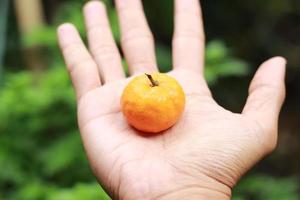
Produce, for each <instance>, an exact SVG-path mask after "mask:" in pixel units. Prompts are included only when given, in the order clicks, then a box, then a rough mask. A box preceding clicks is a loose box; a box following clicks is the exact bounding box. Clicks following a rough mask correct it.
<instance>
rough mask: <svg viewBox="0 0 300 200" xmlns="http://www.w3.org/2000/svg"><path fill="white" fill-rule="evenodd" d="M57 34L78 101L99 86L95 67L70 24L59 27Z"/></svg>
mask: <svg viewBox="0 0 300 200" xmlns="http://www.w3.org/2000/svg"><path fill="white" fill-rule="evenodd" d="M57 33H58V40H59V45H60V48H61V51H62V52H63V56H64V59H65V62H66V64H67V68H68V70H69V72H70V75H71V78H72V82H73V85H74V88H75V91H76V94H77V98H78V99H79V98H80V97H81V96H82V95H84V94H85V93H87V92H89V91H90V90H93V89H95V88H97V87H99V86H100V84H101V83H100V78H99V75H98V70H97V66H96V63H95V62H94V61H93V59H92V57H91V56H90V54H89V53H88V51H87V49H86V48H85V46H84V44H83V42H82V40H81V38H80V36H79V33H78V32H77V30H76V28H75V27H74V26H73V25H72V24H63V25H61V26H60V27H59V28H58V30H57Z"/></svg>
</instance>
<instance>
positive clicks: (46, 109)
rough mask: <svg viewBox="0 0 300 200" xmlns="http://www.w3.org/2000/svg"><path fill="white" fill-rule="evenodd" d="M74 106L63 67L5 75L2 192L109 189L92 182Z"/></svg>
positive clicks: (0, 110) (37, 194) (49, 195)
mask: <svg viewBox="0 0 300 200" xmlns="http://www.w3.org/2000/svg"><path fill="white" fill-rule="evenodd" d="M75 111H76V106H75V101H74V93H73V90H72V87H71V84H70V81H69V77H68V75H67V73H66V71H65V69H64V68H54V69H52V70H50V71H48V72H47V73H44V74H33V73H30V72H20V73H18V74H11V75H7V77H6V81H5V85H4V87H3V88H2V89H1V91H0V168H1V169H5V170H1V171H0V180H1V182H0V193H2V194H4V197H5V199H28V200H29V199H30V200H34V199H55V198H56V197H61V198H59V199H74V198H73V197H74V196H78V198H79V199H99V198H100V197H101V195H104V194H105V193H104V192H101V190H100V189H96V185H97V184H92V182H94V181H95V180H94V178H93V176H92V174H91V172H90V169H89V167H88V163H87V160H86V157H85V155H84V152H83V148H82V144H81V140H80V136H79V133H78V130H77V125H76V112H75ZM80 182H82V184H81V183H80ZM74 184H75V185H74ZM64 187H66V188H65V189H62V188H64ZM89 191H93V193H91V192H89ZM85 194H88V195H85ZM80 195H83V197H84V198H82V196H81V197H80ZM85 197H86V198H85ZM96 197H97V198H96ZM100 199H101V198H100ZM103 199H104V198H103Z"/></svg>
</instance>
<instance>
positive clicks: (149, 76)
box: [145, 73, 159, 87]
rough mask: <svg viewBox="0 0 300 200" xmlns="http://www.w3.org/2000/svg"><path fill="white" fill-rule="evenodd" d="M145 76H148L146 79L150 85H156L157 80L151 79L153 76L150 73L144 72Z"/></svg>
mask: <svg viewBox="0 0 300 200" xmlns="http://www.w3.org/2000/svg"><path fill="white" fill-rule="evenodd" d="M145 75H146V76H147V77H148V79H149V80H150V82H151V87H155V86H158V85H159V84H158V81H155V80H154V79H153V77H152V76H151V75H150V74H147V73H146V74H145Z"/></svg>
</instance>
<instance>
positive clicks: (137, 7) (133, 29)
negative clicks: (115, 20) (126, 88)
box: [116, 0, 157, 74]
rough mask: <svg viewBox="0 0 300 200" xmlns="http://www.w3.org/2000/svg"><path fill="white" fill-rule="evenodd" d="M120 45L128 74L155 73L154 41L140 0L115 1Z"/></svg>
mask: <svg viewBox="0 0 300 200" xmlns="http://www.w3.org/2000/svg"><path fill="white" fill-rule="evenodd" d="M116 6H117V10H118V15H119V19H120V27H121V33H122V36H121V44H122V48H123V51H124V55H125V58H126V61H127V62H128V65H129V71H130V73H132V74H133V73H141V72H142V73H145V72H152V71H157V65H156V58H155V49H154V39H153V36H152V33H151V31H150V29H149V27H148V24H147V20H146V17H145V14H144V12H143V6H142V3H141V1H140V0H116Z"/></svg>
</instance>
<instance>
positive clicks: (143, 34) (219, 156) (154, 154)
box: [58, 0, 285, 199]
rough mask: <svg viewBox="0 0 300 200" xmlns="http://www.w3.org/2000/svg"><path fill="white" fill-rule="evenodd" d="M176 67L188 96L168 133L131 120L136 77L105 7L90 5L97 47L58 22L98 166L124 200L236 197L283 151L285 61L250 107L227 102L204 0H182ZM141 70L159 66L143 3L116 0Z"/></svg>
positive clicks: (255, 85) (269, 65) (125, 39)
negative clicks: (209, 61) (210, 71)
mask: <svg viewBox="0 0 300 200" xmlns="http://www.w3.org/2000/svg"><path fill="white" fill-rule="evenodd" d="M175 5H176V6H175V9H176V12H175V13H176V16H175V34H174V39H173V67H174V69H173V70H172V71H171V72H169V74H170V75H171V76H173V77H175V78H176V79H177V80H178V81H179V82H180V84H181V85H182V86H183V88H184V91H185V93H186V109H185V112H184V114H183V116H182V118H181V119H180V121H179V122H178V123H177V124H176V125H175V126H173V127H172V128H170V129H169V130H167V131H165V132H164V133H162V134H159V135H151V136H149V135H145V134H143V133H141V132H138V131H137V130H135V129H133V128H132V127H130V126H129V125H128V123H127V122H126V119H125V118H124V116H123V115H122V113H121V108H120V96H121V93H122V90H123V89H124V87H125V86H126V83H127V82H128V80H129V79H126V78H125V75H124V72H123V70H122V64H121V56H120V54H119V52H118V48H117V46H116V45H115V43H114V41H113V37H112V34H111V31H110V28H109V22H108V20H107V16H106V11H105V7H104V5H103V4H102V3H101V2H99V1H91V2H89V3H88V4H87V5H86V6H85V8H84V15H85V20H86V27H87V32H88V40H89V46H90V51H91V54H92V55H90V53H89V51H88V50H87V49H86V48H85V46H84V44H83V42H82V41H81V39H80V37H79V34H78V32H77V31H76V29H75V28H74V26H72V25H71V24H64V25H62V26H60V28H59V29H58V36H59V42H60V46H61V49H62V51H63V54H64V58H65V61H66V63H67V65H68V69H69V71H70V74H71V77H72V81H73V85H74V87H75V90H76V93H77V99H78V123H79V127H80V132H81V135H82V139H83V143H84V147H85V149H86V152H87V155H88V158H89V161H90V164H91V167H92V169H93V171H94V173H95V175H96V177H97V178H98V180H99V181H100V182H101V184H102V185H103V186H104V187H105V188H106V190H107V191H108V192H109V193H110V195H111V196H112V197H114V199H184V198H186V199H193V198H195V199H196V198H197V199H200V198H199V197H202V198H203V199H229V198H230V195H231V188H232V187H233V186H234V185H235V183H236V182H237V181H238V179H239V178H240V177H241V175H243V174H244V173H245V172H246V171H247V170H248V169H249V168H250V167H251V166H253V165H254V164H255V163H256V162H257V161H258V160H259V159H261V158H262V157H263V156H264V155H265V154H267V153H269V152H270V151H271V150H273V149H274V148H275V145H276V140H277V120H278V115H279V111H280V108H281V105H282V102H283V99H284V73H285V60H284V59H282V58H280V57H277V58H273V59H271V60H269V61H267V62H265V63H264V64H262V66H261V67H260V69H259V70H258V72H257V73H256V75H255V77H254V79H253V81H252V83H251V86H250V89H249V97H248V100H247V103H246V105H245V108H244V110H243V112H242V114H235V113H232V112H230V111H228V110H226V109H224V108H222V107H220V106H219V105H218V104H217V103H216V102H215V101H214V100H213V98H212V96H211V93H210V91H209V89H208V87H207V84H206V82H205V80H204V78H203V63H204V60H203V54H204V33H203V28H202V21H201V11H200V5H199V1H197V0H175ZM116 6H117V9H118V14H119V18H120V26H121V32H122V48H123V50H124V55H125V57H126V60H127V62H128V65H129V71H130V73H131V75H136V74H139V73H145V72H153V71H157V70H158V69H157V66H156V61H155V53H154V43H153V37H152V35H151V32H150V30H149V28H148V26H147V22H146V19H145V16H144V13H143V11H142V5H141V2H140V0H116Z"/></svg>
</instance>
